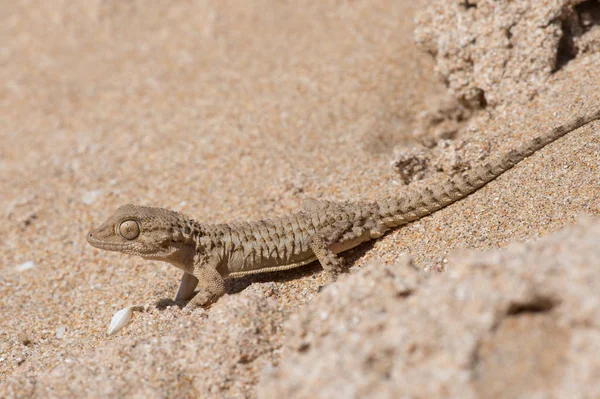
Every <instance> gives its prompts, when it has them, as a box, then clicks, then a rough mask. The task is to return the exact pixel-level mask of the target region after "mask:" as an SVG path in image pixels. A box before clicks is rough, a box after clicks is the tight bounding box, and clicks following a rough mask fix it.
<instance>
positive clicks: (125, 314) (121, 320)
mask: <svg viewBox="0 0 600 399" xmlns="http://www.w3.org/2000/svg"><path fill="white" fill-rule="evenodd" d="M130 320H131V308H130V307H126V308H124V309H121V310H119V311H118V312H117V313H115V315H114V316H113V317H112V320H111V321H110V327H108V331H107V332H106V334H108V335H109V336H110V335H113V334H116V333H118V332H119V331H121V329H122V328H123V327H125V326H126V325H127V324H129V321H130Z"/></svg>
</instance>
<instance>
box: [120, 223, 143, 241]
mask: <svg viewBox="0 0 600 399" xmlns="http://www.w3.org/2000/svg"><path fill="white" fill-rule="evenodd" d="M119 234H121V237H123V238H125V239H127V240H133V239H136V238H137V237H138V236H139V235H140V225H139V224H138V222H136V221H135V220H125V221H124V222H121V224H120V225H119Z"/></svg>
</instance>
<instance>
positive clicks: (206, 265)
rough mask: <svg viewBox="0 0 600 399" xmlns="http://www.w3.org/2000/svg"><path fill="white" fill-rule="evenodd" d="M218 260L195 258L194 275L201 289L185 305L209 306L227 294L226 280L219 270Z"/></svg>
mask: <svg viewBox="0 0 600 399" xmlns="http://www.w3.org/2000/svg"><path fill="white" fill-rule="evenodd" d="M216 267H217V264H216V262H210V261H208V262H206V259H203V258H198V259H196V260H194V275H193V276H192V277H194V278H195V279H196V280H197V281H198V288H199V289H200V291H199V292H198V293H197V294H196V296H195V297H193V298H192V300H190V301H189V302H188V303H187V304H186V305H185V307H187V308H189V307H193V306H208V305H211V304H212V303H214V302H216V301H217V299H219V298H220V297H222V296H223V295H225V280H224V279H223V277H222V276H221V274H219V272H218V271H217V268H216Z"/></svg>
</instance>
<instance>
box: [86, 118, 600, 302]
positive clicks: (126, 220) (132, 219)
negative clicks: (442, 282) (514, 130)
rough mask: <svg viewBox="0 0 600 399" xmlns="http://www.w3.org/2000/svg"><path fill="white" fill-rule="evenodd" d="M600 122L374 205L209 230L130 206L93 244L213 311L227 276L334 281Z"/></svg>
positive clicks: (307, 205)
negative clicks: (170, 268)
mask: <svg viewBox="0 0 600 399" xmlns="http://www.w3.org/2000/svg"><path fill="white" fill-rule="evenodd" d="M598 119H600V109H599V110H598V111H596V112H594V113H591V114H589V115H588V116H584V117H576V118H573V119H572V120H570V121H568V122H566V123H564V124H562V125H560V126H558V127H555V128H554V129H551V130H550V131H549V132H546V133H544V134H542V135H540V136H537V137H535V138H534V139H531V140H530V141H528V142H526V143H524V144H521V145H520V146H517V147H516V148H514V149H512V150H510V151H508V152H506V153H502V154H500V155H496V156H492V157H491V158H489V159H488V160H487V162H485V163H482V164H480V165H478V166H475V167H474V168H472V169H469V170H467V171H465V172H462V173H460V174H457V175H454V176H452V177H449V178H448V179H447V180H445V181H442V182H441V183H439V184H436V185H432V186H429V187H425V188H424V189H421V190H418V191H414V192H412V193H409V194H407V195H405V196H398V197H390V198H385V199H382V200H378V201H370V202H368V201H359V202H333V201H324V200H316V199H308V200H305V201H304V202H303V209H302V210H301V211H299V212H296V213H292V214H289V215H285V216H281V217H277V218H273V219H266V220H259V221H252V222H245V223H228V224H226V223H223V224H203V223H199V222H197V221H195V220H194V219H191V218H189V217H187V216H185V215H183V214H180V213H178V212H175V211H171V210H168V209H163V208H155V207H148V206H138V205H131V204H128V205H123V206H121V207H119V208H118V209H117V210H116V212H115V213H114V214H113V215H112V216H110V217H109V218H108V220H106V221H105V222H104V223H103V224H102V225H101V226H99V227H98V228H95V229H92V230H90V231H89V233H88V234H87V241H88V242H89V243H90V244H91V245H92V246H94V247H96V248H99V249H103V250H108V251H117V252H121V253H125V254H130V255H139V256H141V257H142V258H144V259H150V260H159V261H164V262H168V263H170V264H172V265H174V266H176V267H178V268H179V269H181V270H183V275H182V277H181V282H180V285H179V288H178V290H177V293H176V296H175V301H176V302H179V301H188V302H187V304H186V305H185V306H186V307H188V306H189V307H193V306H204V307H206V306H210V305H211V304H212V303H214V302H215V301H216V300H218V298H219V297H221V296H222V295H224V294H225V293H226V289H225V281H224V280H225V279H226V278H236V277H240V276H246V275H249V274H255V273H264V272H274V271H281V270H288V269H292V268H296V267H300V266H303V265H306V264H308V263H310V262H313V261H316V260H318V261H319V263H320V264H321V266H322V267H323V269H324V270H325V272H326V273H327V275H328V279H329V280H330V281H335V279H336V277H337V276H338V275H339V274H340V272H342V270H343V262H342V258H341V257H340V256H339V254H340V253H341V252H344V251H346V250H348V249H351V248H354V247H356V246H357V245H359V244H361V243H363V242H365V241H369V240H373V239H377V238H379V237H381V236H383V235H384V234H385V233H386V232H388V231H389V230H390V229H393V228H397V227H399V226H403V225H406V224H408V223H411V222H414V221H415V220H418V219H420V218H423V217H425V216H427V215H430V214H432V213H434V212H435V211H437V210H439V209H441V208H444V207H446V206H448V205H450V204H452V203H454V202H456V201H458V200H460V199H462V198H465V197H467V196H468V195H469V194H471V193H473V192H475V191H476V190H478V189H479V188H481V187H483V186H484V185H486V184H487V183H489V182H490V181H492V180H494V179H495V178H497V177H498V176H500V175H501V174H502V173H504V172H506V171H507V170H509V169H511V168H512V167H513V166H515V165H516V164H517V163H519V162H520V161H522V160H523V159H525V158H527V157H528V156H530V155H532V154H533V153H534V152H536V151H538V150H540V149H541V148H543V147H545V146H546V145H548V144H550V143H552V142H553V141H555V140H557V139H559V138H560V137H562V136H564V135H565V134H567V133H569V132H571V131H573V130H576V129H578V128H580V127H582V126H584V125H586V124H588V123H590V122H592V121H595V120H598ZM196 288H199V291H198V293H197V294H196V295H195V296H194V292H195V290H196Z"/></svg>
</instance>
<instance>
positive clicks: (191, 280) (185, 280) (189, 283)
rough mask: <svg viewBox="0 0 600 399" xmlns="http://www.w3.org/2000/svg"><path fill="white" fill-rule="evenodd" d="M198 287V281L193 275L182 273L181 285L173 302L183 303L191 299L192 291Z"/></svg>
mask: <svg viewBox="0 0 600 399" xmlns="http://www.w3.org/2000/svg"><path fill="white" fill-rule="evenodd" d="M197 286H198V279H197V278H196V276H194V275H193V274H190V273H188V272H183V276H181V283H180V284H179V289H178V290H177V294H176V295H175V301H185V300H188V299H190V298H191V297H192V295H193V294H194V290H195V289H196V287H197Z"/></svg>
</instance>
